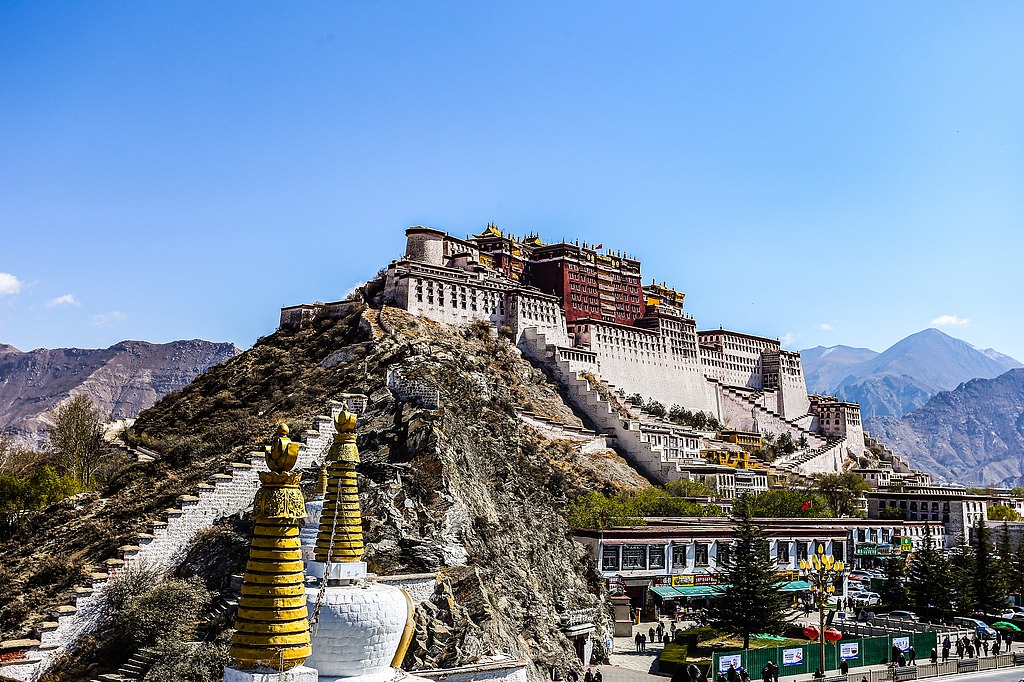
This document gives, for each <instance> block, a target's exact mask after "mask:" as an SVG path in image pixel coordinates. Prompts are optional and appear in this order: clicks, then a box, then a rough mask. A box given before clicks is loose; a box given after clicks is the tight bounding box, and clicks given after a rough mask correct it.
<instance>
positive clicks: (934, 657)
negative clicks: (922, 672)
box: [931, 647, 939, 663]
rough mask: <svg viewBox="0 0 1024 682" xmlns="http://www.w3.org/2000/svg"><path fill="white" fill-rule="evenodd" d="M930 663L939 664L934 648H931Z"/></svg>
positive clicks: (937, 653)
mask: <svg viewBox="0 0 1024 682" xmlns="http://www.w3.org/2000/svg"><path fill="white" fill-rule="evenodd" d="M931 661H932V663H938V662H939V652H938V651H937V650H936V649H935V647H932V655H931Z"/></svg>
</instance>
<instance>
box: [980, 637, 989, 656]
mask: <svg viewBox="0 0 1024 682" xmlns="http://www.w3.org/2000/svg"><path fill="white" fill-rule="evenodd" d="M981 648H982V649H983V650H984V651H985V655H986V656H988V640H987V639H983V640H981Z"/></svg>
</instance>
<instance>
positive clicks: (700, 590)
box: [672, 585, 728, 597]
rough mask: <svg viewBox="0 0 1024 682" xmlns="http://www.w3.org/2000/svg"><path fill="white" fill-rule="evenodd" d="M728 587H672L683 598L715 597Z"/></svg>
mask: <svg viewBox="0 0 1024 682" xmlns="http://www.w3.org/2000/svg"><path fill="white" fill-rule="evenodd" d="M725 587H728V585H680V586H679V587H673V588H672V589H673V590H676V591H677V592H679V594H681V595H682V596H684V597H717V596H718V595H719V594H721V590H722V589H723V588H725Z"/></svg>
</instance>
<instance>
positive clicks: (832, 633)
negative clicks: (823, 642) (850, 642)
mask: <svg viewBox="0 0 1024 682" xmlns="http://www.w3.org/2000/svg"><path fill="white" fill-rule="evenodd" d="M842 638H843V633H841V632H839V630H825V639H827V640H828V641H830V642H838V641H839V640H841V639H842Z"/></svg>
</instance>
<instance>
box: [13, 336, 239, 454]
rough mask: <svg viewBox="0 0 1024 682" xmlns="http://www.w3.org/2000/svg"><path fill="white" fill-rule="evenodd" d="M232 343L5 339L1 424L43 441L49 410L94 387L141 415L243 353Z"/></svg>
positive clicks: (117, 413)
mask: <svg viewBox="0 0 1024 682" xmlns="http://www.w3.org/2000/svg"><path fill="white" fill-rule="evenodd" d="M239 352H241V351H239V349H238V348H236V347H235V345H234V344H232V343H214V342H210V341H202V340H198V339H194V340H189V341H172V342H170V343H161V344H154V343H146V342H145V341H122V342H120V343H116V344H114V345H113V346H111V347H109V348H100V349H82V348H54V349H47V348H39V349H36V350H33V351H28V352H22V351H20V350H18V349H17V348H15V347H14V346H10V345H6V344H0V432H3V433H4V434H6V435H9V436H12V437H14V438H16V439H17V440H21V441H27V442H36V441H39V440H40V439H41V438H42V437H43V434H44V432H45V430H46V428H47V422H46V418H47V413H48V412H49V411H50V410H52V409H53V408H54V407H55V406H56V405H57V404H58V403H60V401H62V400H64V399H65V398H67V397H69V396H72V395H80V394H84V395H88V396H89V397H90V398H92V400H93V403H95V404H96V405H97V406H98V407H99V409H100V411H101V413H103V414H109V415H110V416H111V418H113V419H124V418H131V417H135V416H137V415H138V414H139V412H141V411H142V410H144V409H145V408H147V407H150V406H151V405H153V404H154V403H155V402H156V401H157V400H158V399H159V398H161V397H162V396H164V395H166V394H167V393H170V392H171V391H173V390H175V389H178V388H181V387H182V386H185V385H186V384H188V383H190V382H191V381H192V380H193V379H194V378H195V377H196V376H197V375H199V374H201V373H202V372H205V371H206V370H207V369H208V368H210V367H211V366H213V365H216V364H220V363H222V362H225V361H226V360H229V359H231V358H233V357H234V356H235V355H237V354H238V353H239Z"/></svg>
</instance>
